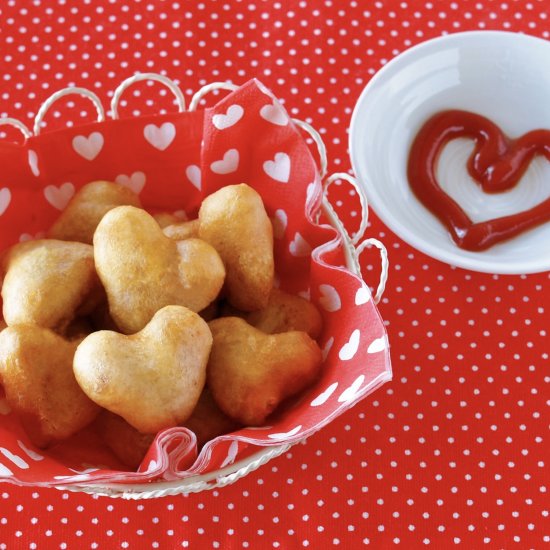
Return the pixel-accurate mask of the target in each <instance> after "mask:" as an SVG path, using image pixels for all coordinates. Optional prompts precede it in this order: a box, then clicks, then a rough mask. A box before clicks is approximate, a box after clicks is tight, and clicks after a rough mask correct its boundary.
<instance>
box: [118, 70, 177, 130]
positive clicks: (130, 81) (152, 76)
mask: <svg viewBox="0 0 550 550" xmlns="http://www.w3.org/2000/svg"><path fill="white" fill-rule="evenodd" d="M141 80H154V81H155V82H160V83H161V84H164V86H166V87H167V88H168V89H169V90H170V91H171V92H172V93H173V94H174V96H175V97H176V101H177V103H178V111H179V112H180V113H183V112H184V111H185V97H184V95H183V92H182V91H181V89H180V87H179V86H178V85H177V84H176V83H175V82H174V81H173V80H172V79H170V78H168V77H167V76H164V75H161V74H158V73H137V74H135V75H134V76H131V77H129V78H127V79H126V80H124V81H123V82H121V83H120V84H119V85H118V87H117V88H116V90H115V91H114V94H113V99H112V100H111V116H112V118H113V120H117V119H118V105H119V103H120V98H121V97H122V94H123V93H124V92H125V90H126V89H127V88H129V87H130V86H133V85H134V84H135V83H136V82H139V81H141Z"/></svg>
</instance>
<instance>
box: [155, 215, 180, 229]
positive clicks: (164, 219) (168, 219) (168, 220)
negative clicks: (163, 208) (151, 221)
mask: <svg viewBox="0 0 550 550" xmlns="http://www.w3.org/2000/svg"><path fill="white" fill-rule="evenodd" d="M153 218H155V221H156V222H157V223H158V224H159V225H160V227H161V228H162V229H164V228H165V227H167V226H169V225H172V224H174V223H180V222H181V221H183V220H182V218H178V216H176V215H175V214H170V213H169V212H159V213H158V214H153Z"/></svg>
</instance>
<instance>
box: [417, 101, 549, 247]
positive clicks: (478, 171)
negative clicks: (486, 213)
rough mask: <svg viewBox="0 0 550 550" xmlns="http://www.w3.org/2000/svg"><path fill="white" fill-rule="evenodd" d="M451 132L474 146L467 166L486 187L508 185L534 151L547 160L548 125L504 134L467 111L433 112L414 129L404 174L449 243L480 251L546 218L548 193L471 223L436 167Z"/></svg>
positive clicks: (452, 136)
mask: <svg viewBox="0 0 550 550" xmlns="http://www.w3.org/2000/svg"><path fill="white" fill-rule="evenodd" d="M456 138H471V139H473V140H474V141H475V147H474V150H473V152H472V154H471V155H470V158H469V159H468V166H467V167H468V172H469V173H470V175H471V176H472V178H473V179H474V180H475V181H477V182H478V183H479V185H480V186H481V188H482V189H483V190H484V191H485V192H486V193H500V192H504V191H507V190H509V189H511V188H512V187H514V186H515V185H516V184H517V183H518V181H519V180H520V179H521V177H522V176H523V174H524V173H525V170H526V169H527V167H528V166H529V163H530V162H531V160H532V159H533V158H534V157H535V156H536V155H544V156H545V157H546V158H547V159H548V160H550V131H549V130H533V131H532V132H528V133H526V134H524V135H523V136H521V137H519V138H518V139H510V138H508V137H507V136H506V135H505V134H504V133H503V132H502V130H501V129H500V128H499V127H498V126H497V125H496V124H494V123H493V122H491V121H490V120H489V119H487V118H485V117H483V116H481V115H478V114H475V113H470V112H467V111H459V110H449V111H442V112H440V113H437V114H436V115H434V116H433V117H432V118H430V119H429V120H428V121H427V122H426V123H425V124H424V126H422V128H421V129H420V131H419V132H418V134H417V136H416V137H415V139H414V142H413V144H412V147H411V150H410V154H409V162H408V168H407V175H408V179H409V184H410V186H411V188H412V190H413V191H414V193H415V195H416V197H417V198H418V199H419V200H420V202H422V204H424V206H426V208H428V209H429V210H430V211H431V212H432V213H433V214H434V215H435V216H437V218H439V220H440V221H441V222H442V223H443V224H444V225H445V226H446V227H447V229H448V231H449V232H450V234H451V236H452V238H453V240H454V241H455V243H456V244H457V245H458V246H459V247H461V248H464V249H466V250H472V251H480V250H485V249H487V248H489V247H490V246H492V245H494V244H496V243H498V242H501V241H504V240H507V239H510V238H512V237H515V236H516V235H518V234H520V233H522V232H523V231H526V230H528V229H531V228H533V227H536V226H538V225H540V224H542V223H545V222H548V221H550V199H547V200H545V201H542V202H541V203H539V204H538V205H536V206H534V207H533V208H530V209H528V210H524V211H521V212H518V213H517V214H513V215H507V216H502V217H500V218H493V219H490V220H487V221H484V222H478V223H474V222H472V220H471V219H470V218H469V217H468V215H467V214H466V212H464V210H463V209H462V208H461V206H460V205H459V204H458V203H457V202H456V201H455V200H453V199H452V198H451V197H450V196H449V195H448V194H447V193H446V192H445V191H444V190H443V189H442V188H441V186H440V185H439V183H438V181H437V177H436V168H437V161H438V158H439V155H440V153H441V151H442V149H443V147H444V146H445V145H446V144H447V143H448V142H449V141H451V140H453V139H456Z"/></svg>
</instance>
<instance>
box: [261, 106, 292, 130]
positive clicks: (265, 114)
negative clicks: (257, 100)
mask: <svg viewBox="0 0 550 550" xmlns="http://www.w3.org/2000/svg"><path fill="white" fill-rule="evenodd" d="M260 116H261V117H262V118H263V119H264V120H267V121H268V122H271V124H275V125H277V126H286V125H287V124H288V116H287V114H286V113H285V111H284V110H283V108H282V107H280V106H279V105H277V104H276V103H275V102H273V103H272V104H271V105H270V104H267V105H264V106H263V107H262V108H261V109H260Z"/></svg>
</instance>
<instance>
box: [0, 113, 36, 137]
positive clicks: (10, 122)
mask: <svg viewBox="0 0 550 550" xmlns="http://www.w3.org/2000/svg"><path fill="white" fill-rule="evenodd" d="M0 126H13V127H14V128H17V129H18V130H19V131H20V132H21V133H22V134H23V136H24V137H25V140H27V139H28V138H30V137H31V136H32V132H31V131H30V130H29V129H28V128H27V126H26V125H25V124H23V123H22V122H21V121H20V120H17V119H16V118H11V117H3V118H0Z"/></svg>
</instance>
